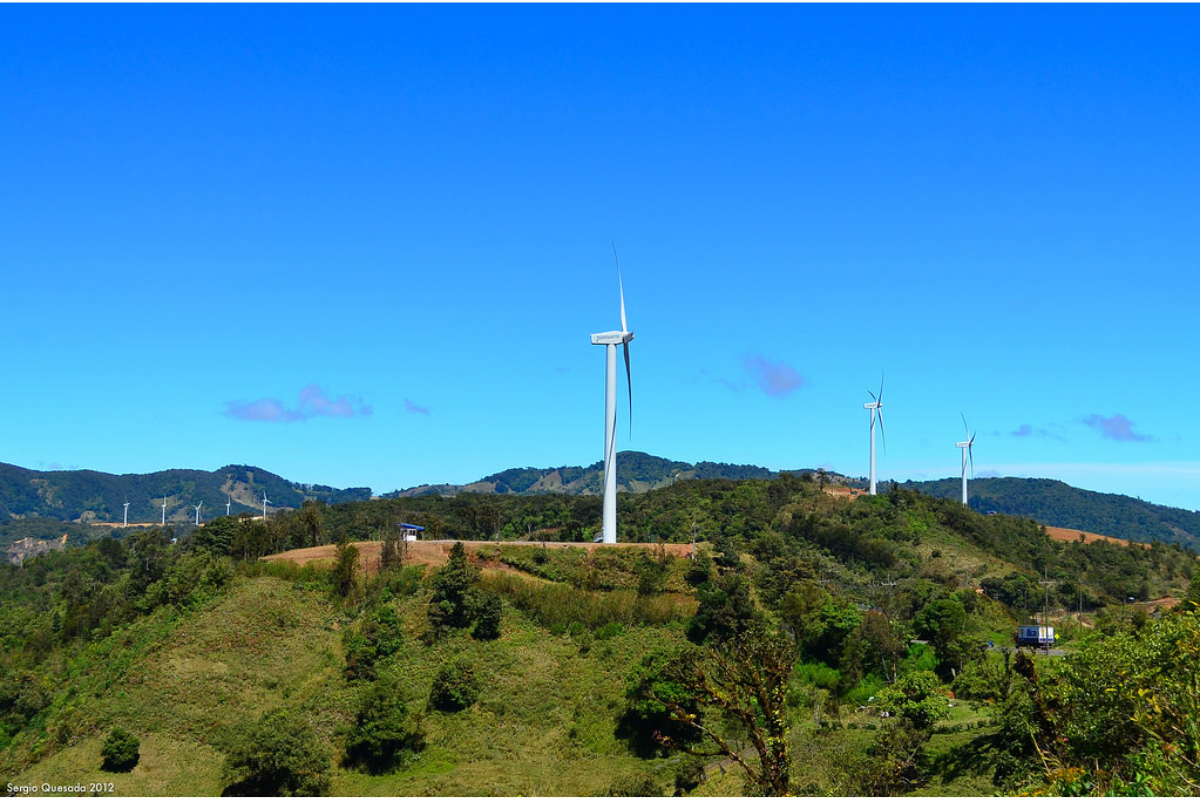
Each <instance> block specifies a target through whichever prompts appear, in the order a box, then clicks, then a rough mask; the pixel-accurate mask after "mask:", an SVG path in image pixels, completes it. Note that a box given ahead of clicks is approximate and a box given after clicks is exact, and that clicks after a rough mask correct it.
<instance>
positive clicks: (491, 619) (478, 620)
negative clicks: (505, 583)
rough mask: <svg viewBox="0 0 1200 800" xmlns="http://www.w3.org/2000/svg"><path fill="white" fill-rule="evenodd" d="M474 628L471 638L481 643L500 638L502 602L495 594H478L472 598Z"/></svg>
mask: <svg viewBox="0 0 1200 800" xmlns="http://www.w3.org/2000/svg"><path fill="white" fill-rule="evenodd" d="M472 605H473V606H474V615H473V616H474V618H475V628H474V629H473V630H472V631H471V636H472V637H473V638H475V639H478V640H479V641H481V642H490V641H492V640H493V639H499V638H500V619H501V617H502V616H503V613H504V602H503V601H502V600H501V599H500V595H498V594H496V593H495V592H479V593H478V594H477V595H476V596H475V597H474V598H473V603H472Z"/></svg>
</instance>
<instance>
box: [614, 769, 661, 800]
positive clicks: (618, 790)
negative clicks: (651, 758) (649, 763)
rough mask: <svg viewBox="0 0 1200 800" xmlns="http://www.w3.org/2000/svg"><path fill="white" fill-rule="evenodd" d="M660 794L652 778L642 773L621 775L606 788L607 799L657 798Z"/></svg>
mask: <svg viewBox="0 0 1200 800" xmlns="http://www.w3.org/2000/svg"><path fill="white" fill-rule="evenodd" d="M661 795H662V792H661V791H659V789H658V784H657V783H656V782H655V780H654V778H653V776H651V775H647V774H646V773H644V772H637V773H634V774H632V775H622V776H621V777H619V778H616V779H615V780H614V781H613V782H612V784H611V785H610V786H609V787H608V796H609V797H659V796H661Z"/></svg>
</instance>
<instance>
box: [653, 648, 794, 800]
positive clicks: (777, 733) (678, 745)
mask: <svg viewBox="0 0 1200 800" xmlns="http://www.w3.org/2000/svg"><path fill="white" fill-rule="evenodd" d="M796 656H797V654H796V648H795V645H794V644H793V643H792V642H791V641H790V640H789V639H787V638H786V637H783V636H781V635H779V634H777V633H774V632H771V631H769V630H768V629H766V628H765V627H763V626H761V625H757V626H755V627H753V628H751V629H749V630H747V631H746V632H744V633H742V634H739V635H738V636H735V637H734V638H732V639H728V640H726V641H723V642H721V643H719V644H717V645H715V646H714V647H712V648H690V649H687V650H684V651H681V652H680V653H679V654H678V655H677V656H675V657H674V658H673V659H671V660H670V661H669V662H667V663H666V664H664V665H663V666H662V668H661V671H660V679H658V680H654V681H650V682H647V683H645V684H643V686H644V690H645V691H646V692H647V695H646V698H647V699H651V700H654V701H656V702H657V703H659V704H660V705H661V706H662V707H663V708H665V709H666V710H667V713H668V714H669V715H670V718H671V720H672V721H673V722H675V723H677V724H680V725H683V726H685V727H688V728H691V729H692V730H693V731H695V732H696V733H699V734H700V735H701V736H702V737H703V738H704V739H706V740H708V741H709V742H711V743H712V745H713V746H714V747H715V748H716V752H712V751H709V752H702V751H700V750H698V748H697V747H694V746H692V745H691V744H688V743H686V742H681V741H678V740H675V739H671V738H669V736H665V735H664V736H662V737H661V738H660V741H661V742H662V744H663V746H664V747H668V748H671V749H677V750H682V751H684V752H686V753H690V754H692V755H704V756H714V755H718V754H720V755H723V756H724V757H726V758H729V759H731V760H732V761H733V762H734V763H736V764H737V765H738V766H739V767H741V768H742V770H743V771H744V772H745V775H746V779H747V783H748V784H749V788H750V790H751V791H752V792H754V793H755V794H759V795H762V796H780V797H781V796H786V795H787V794H789V790H790V776H789V771H790V760H789V757H788V745H787V734H788V725H787V721H786V717H785V709H784V699H785V695H786V693H787V683H788V678H789V676H790V675H791V672H792V667H793V666H794V665H795V663H796ZM660 689H666V691H660ZM680 690H682V691H680ZM697 707H699V708H701V709H705V708H707V709H711V710H712V711H714V712H717V716H718V717H724V718H726V719H727V720H729V721H731V722H734V723H736V724H737V725H738V726H740V728H741V729H742V730H743V731H744V732H745V735H746V736H747V737H748V738H749V740H750V744H751V746H752V747H753V748H754V751H755V753H756V754H757V756H758V763H757V764H754V763H751V761H749V760H747V758H746V756H745V752H744V749H743V747H742V746H740V745H738V744H736V743H734V742H733V741H732V740H731V739H730V738H728V737H727V736H726V735H725V734H724V733H723V732H722V730H723V729H721V728H719V727H718V726H716V725H714V724H712V722H711V721H710V720H709V718H708V716H707V715H702V714H697V713H696V712H695V708H697Z"/></svg>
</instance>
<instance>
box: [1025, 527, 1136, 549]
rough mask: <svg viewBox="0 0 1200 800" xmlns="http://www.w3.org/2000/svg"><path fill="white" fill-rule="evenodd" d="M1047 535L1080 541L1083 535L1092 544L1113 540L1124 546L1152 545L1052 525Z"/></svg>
mask: <svg viewBox="0 0 1200 800" xmlns="http://www.w3.org/2000/svg"><path fill="white" fill-rule="evenodd" d="M1046 535H1047V536H1049V537H1050V538H1051V539H1053V540H1054V541H1056V542H1078V541H1079V537H1080V536H1082V537H1083V541H1084V542H1086V543H1087V544H1091V543H1092V542H1112V543H1113V544H1119V545H1121V546H1122V547H1129V545H1131V544H1136V545H1137V546H1138V547H1146V548H1148V547H1150V545H1148V544H1146V543H1145V542H1131V541H1129V540H1128V539H1118V538H1116V537H1115V536H1101V535H1100V534H1098V533H1088V532H1087V531H1077V530H1075V529H1074V528H1055V527H1052V526H1050V525H1047V526H1046Z"/></svg>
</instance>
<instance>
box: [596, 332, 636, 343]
mask: <svg viewBox="0 0 1200 800" xmlns="http://www.w3.org/2000/svg"><path fill="white" fill-rule="evenodd" d="M631 341H633V331H606V332H605V333H593V334H592V344H629V342H631Z"/></svg>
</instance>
